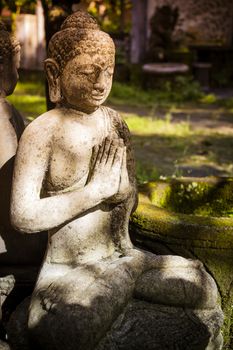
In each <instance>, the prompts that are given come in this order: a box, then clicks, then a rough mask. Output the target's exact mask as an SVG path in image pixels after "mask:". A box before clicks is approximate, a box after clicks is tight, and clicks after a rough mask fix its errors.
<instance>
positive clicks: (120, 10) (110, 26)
mask: <svg viewBox="0 0 233 350" xmlns="http://www.w3.org/2000/svg"><path fill="white" fill-rule="evenodd" d="M131 7H132V2H131V0H99V1H93V2H92V3H91V4H90V7H89V8H88V12H90V13H91V14H92V15H93V16H94V17H96V19H97V20H98V21H99V23H100V25H101V28H102V29H103V30H104V31H106V32H111V33H118V32H124V33H129V31H130V27H131V20H130V17H129V16H126V15H125V14H126V13H129V11H130V9H131Z"/></svg>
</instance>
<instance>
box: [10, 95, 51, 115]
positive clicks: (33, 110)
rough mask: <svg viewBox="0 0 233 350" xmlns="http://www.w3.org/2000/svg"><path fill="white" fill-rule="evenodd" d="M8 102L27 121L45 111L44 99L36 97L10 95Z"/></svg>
mask: <svg viewBox="0 0 233 350" xmlns="http://www.w3.org/2000/svg"><path fill="white" fill-rule="evenodd" d="M8 100H9V101H10V102H11V103H12V104H13V105H14V106H15V107H16V108H17V109H18V110H19V111H20V112H21V113H22V114H23V116H25V117H26V118H27V119H28V120H33V119H34V118H36V117H38V116H39V115H40V114H43V113H44V112H45V111H46V101H45V97H41V96H37V95H34V96H33V95H16V94H15V95H11V96H9V97H8Z"/></svg>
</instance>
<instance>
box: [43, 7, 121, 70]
mask: <svg viewBox="0 0 233 350" xmlns="http://www.w3.org/2000/svg"><path fill="white" fill-rule="evenodd" d="M84 53H89V54H93V55H94V54H96V53H100V54H103V53H104V54H113V55H114V54H115V45H114V43H113V40H112V39H111V38H110V36H109V35H108V34H107V33H105V32H103V31H101V30H100V28H99V25H98V23H97V21H96V19H95V18H94V17H92V16H91V15H90V14H88V13H87V12H84V11H77V12H75V13H73V14H72V15H70V16H68V17H67V18H66V19H65V21H64V22H63V24H62V26H61V29H60V31H58V32H57V33H55V34H54V35H53V36H52V38H51V39H50V42H49V46H48V57H49V58H53V59H54V60H55V61H56V62H57V63H58V65H59V67H60V71H61V72H62V71H63V69H64V67H65V65H66V64H67V62H69V61H70V60H71V59H72V58H74V57H75V56H77V55H81V54H84Z"/></svg>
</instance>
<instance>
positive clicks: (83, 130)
mask: <svg viewBox="0 0 233 350" xmlns="http://www.w3.org/2000/svg"><path fill="white" fill-rule="evenodd" d="M110 130H111V131H110ZM110 133H111V135H112V137H116V133H115V132H114V130H112V129H111V128H109V127H108V126H106V122H105V121H104V120H103V119H100V120H99V121H98V122H94V123H88V122H86V123H85V122H82V123H80V122H75V120H66V121H65V122H64V123H63V124H62V125H61V127H59V128H58V129H57V132H56V134H55V135H54V137H53V143H52V147H51V148H52V151H51V156H50V161H49V166H48V171H47V177H46V180H47V181H46V182H47V185H46V188H47V189H49V190H53V191H54V190H61V189H64V188H66V187H69V186H72V185H73V184H75V183H77V182H80V187H82V186H84V185H85V183H86V180H87V177H88V173H89V169H90V166H91V159H92V152H93V147H94V146H96V145H98V144H101V143H102V142H103V140H104V139H105V138H106V137H107V136H109V134H110Z"/></svg>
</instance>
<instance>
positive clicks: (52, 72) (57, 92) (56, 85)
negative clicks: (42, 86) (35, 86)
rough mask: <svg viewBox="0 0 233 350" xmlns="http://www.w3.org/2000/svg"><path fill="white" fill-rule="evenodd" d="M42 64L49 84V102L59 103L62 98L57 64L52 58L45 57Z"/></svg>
mask: <svg viewBox="0 0 233 350" xmlns="http://www.w3.org/2000/svg"><path fill="white" fill-rule="evenodd" d="M44 66H45V72H46V76H47V79H48V84H49V98H50V100H51V102H53V103H59V102H60V101H61V99H62V96H61V87H60V75H59V73H60V69H59V66H58V64H57V62H56V61H55V60H54V59H53V58H47V59H46V60H45V62H44Z"/></svg>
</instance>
